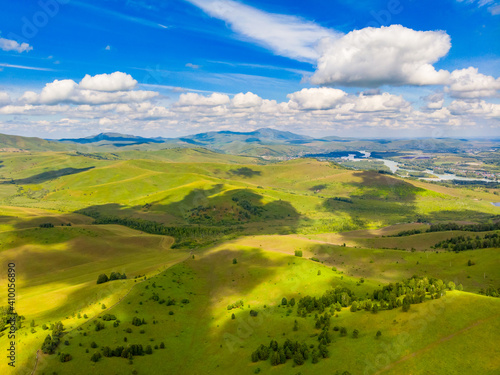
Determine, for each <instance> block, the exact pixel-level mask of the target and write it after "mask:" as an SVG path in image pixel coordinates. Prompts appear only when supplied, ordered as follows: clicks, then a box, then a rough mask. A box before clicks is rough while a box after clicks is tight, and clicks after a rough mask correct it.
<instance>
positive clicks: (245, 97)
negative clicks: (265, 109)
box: [231, 92, 262, 108]
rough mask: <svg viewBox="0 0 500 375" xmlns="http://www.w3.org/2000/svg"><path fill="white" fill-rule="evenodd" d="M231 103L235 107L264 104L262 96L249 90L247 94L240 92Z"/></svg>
mask: <svg viewBox="0 0 500 375" xmlns="http://www.w3.org/2000/svg"><path fill="white" fill-rule="evenodd" d="M231 104H232V105H233V107H235V108H251V107H258V106H260V105H261V104H262V98H261V97H260V96H258V95H255V94H254V93H251V92H247V93H246V94H243V93H239V94H236V95H235V96H234V98H233V99H232V100H231Z"/></svg>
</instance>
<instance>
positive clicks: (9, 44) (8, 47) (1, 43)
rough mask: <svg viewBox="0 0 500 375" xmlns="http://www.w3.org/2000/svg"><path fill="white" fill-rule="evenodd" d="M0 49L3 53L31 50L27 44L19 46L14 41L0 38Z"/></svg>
mask: <svg viewBox="0 0 500 375" xmlns="http://www.w3.org/2000/svg"><path fill="white" fill-rule="evenodd" d="M0 49H1V50H3V51H7V52H8V51H16V52H19V53H22V52H29V51H31V50H32V49H33V47H31V46H30V45H29V44H28V43H21V44H19V43H18V42H16V41H15V40H10V39H5V38H0Z"/></svg>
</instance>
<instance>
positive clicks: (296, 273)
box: [0, 147, 500, 374]
mask: <svg viewBox="0 0 500 375" xmlns="http://www.w3.org/2000/svg"><path fill="white" fill-rule="evenodd" d="M1 156H2V157H1V159H2V168H1V169H0V176H1V180H0V205H1V212H2V214H1V217H0V230H1V232H0V258H1V259H2V264H7V263H9V262H15V264H16V269H17V270H18V271H17V280H18V281H17V293H18V296H19V297H18V300H17V302H16V312H17V313H18V314H19V316H22V317H23V319H21V320H20V321H19V323H18V324H19V327H18V330H17V332H16V333H17V342H18V344H17V352H18V355H17V361H18V366H16V367H17V369H16V373H19V374H28V373H31V371H33V369H35V373H36V374H52V373H57V374H74V373H76V372H78V371H80V370H81V369H82V368H85V369H88V371H96V372H97V373H112V372H113V371H116V372H117V373H134V374H135V373H138V374H163V373H166V372H168V373H189V374H209V373H210V374H219V373H220V374H222V373H228V372H229V373H236V372H238V373H248V374H251V373H259V372H263V373H266V372H273V373H283V374H289V373H294V374H295V373H299V372H300V373H301V374H311V373H316V372H317V371H320V372H331V373H338V374H344V373H350V374H393V373H394V374H396V373H401V372H404V373H410V372H411V373H426V371H430V369H432V372H433V373H437V374H448V373H454V372H455V373H456V372H458V371H459V370H460V369H462V368H463V367H464V366H468V368H469V369H470V371H471V372H476V373H484V374H488V373H491V374H493V373H495V371H496V370H495V369H496V368H498V366H499V363H498V362H497V360H496V358H499V356H498V355H495V353H497V351H498V348H496V346H494V342H495V339H494V337H495V336H496V335H498V332H500V331H499V330H500V326H498V324H497V322H498V321H499V319H498V308H499V306H500V305H499V304H500V299H499V298H495V297H498V295H499V291H498V289H499V288H500V274H499V271H498V270H499V269H500V256H499V255H500V254H499V252H498V245H496V246H493V247H488V246H486V247H483V246H481V248H477V249H473V250H467V249H464V250H461V251H450V250H449V249H445V248H442V247H436V246H437V245H438V244H439V243H441V242H443V241H447V240H449V239H453V238H455V239H456V238H462V237H463V238H464V239H467V238H470V241H475V239H476V238H478V239H479V240H480V241H483V239H484V238H490V236H493V238H496V236H497V234H498V233H499V232H500V230H498V228H497V225H498V218H499V211H498V207H496V206H495V205H492V204H491V202H497V201H498V189H497V188H490V187H484V186H471V187H464V186H453V185H444V184H433V183H429V182H426V181H423V180H418V179H408V178H404V179H403V178H401V177H399V176H397V175H392V174H387V173H382V172H378V171H376V170H354V169H352V168H348V167H345V166H343V165H342V164H339V163H336V162H333V161H329V160H317V159H314V158H296V159H292V160H288V161H279V162H277V161H269V160H265V159H263V158H259V157H255V156H252V157H249V156H238V155H230V154H221V153H216V152H214V151H210V150H207V149H202V148H191V147H188V148H176V147H173V148H168V149H164V150H148V151H145V150H140V149H138V150H123V151H113V152H95V151H89V150H88V151H87V152H85V153H82V152H75V151H56V152H53V151H45V152H40V151H37V152H34V151H29V152H24V153H11V152H5V153H2V155H1ZM450 222H452V223H457V225H458V227H457V228H459V229H457V230H446V229H445V227H443V228H442V229H440V227H439V226H438V227H436V225H441V224H443V223H450ZM480 225H482V227H481V226H480ZM485 225H488V226H487V227H484V226H485ZM432 228H435V229H432ZM429 230H432V231H429ZM476 236H477V237H476ZM481 243H482V242H481ZM493 243H496V242H493ZM490 246H491V245H490ZM112 273H115V274H116V273H119V274H120V275H122V274H123V275H126V278H125V279H118V280H112V281H108V282H105V283H102V284H97V283H96V280H98V277H99V278H100V277H101V276H99V275H102V274H106V278H108V277H109V276H110V275H111V274H112ZM412 280H413V281H412ZM1 283H2V285H1V287H5V285H6V283H7V280H6V279H2V280H1ZM405 283H410V284H405ZM412 283H416V284H415V285H418V288H417V289H405V290H407V292H406V294H405V293H404V292H402V294H398V295H394V296H392V294H391V295H390V296H389V295H387V296H386V297H381V298H388V299H387V300H382V299H381V300H377V299H374V298H377V296H378V294H377V292H376V291H377V290H379V289H381V288H384V287H388V288H393V287H394V285H396V286H397V285H413V284H412ZM404 288H408V286H406V287H404ZM413 288H415V287H413ZM332 290H342V291H345V292H343V293H347V294H346V295H349V299H348V300H346V301H344V302H342V304H337V305H336V304H335V303H334V304H332V305H331V306H329V305H325V306H323V307H321V306H320V307H312V310H309V308H308V310H304V307H301V306H304V303H305V302H304V301H306V300H307V298H310V297H307V296H311V297H314V298H321V296H322V295H324V294H325V293H328V291H332ZM389 290H391V289H389ZM412 290H413V292H412ZM415 290H418V291H419V292H418V293H422V294H421V296H422V297H418V298H419V300H418V301H417V300H416V299H415V298H416V297H411V296H412V295H413V294H412V293H414V292H415ZM408 296H410V297H408ZM419 296H420V294H419ZM306 297H307V298H306ZM407 297H408V298H409V299H408V301H413V302H411V305H408V306H411V307H409V309H407V312H404V309H405V308H404V306H403V312H402V310H401V309H402V307H400V306H401V305H400V304H401V303H402V302H404V303H407V302H406V298H407ZM2 298H4V299H3V300H0V305H1V306H5V305H6V299H5V297H2ZM304 298H306V299H305V300H303V299H304ZM412 298H413V299H412ZM292 299H293V300H294V302H293V304H291V303H289V301H291V300H292ZM285 300H286V302H285V303H283V302H284V301H285ZM403 300H404V301H403ZM353 304H356V305H357V306H358V309H357V310H358V311H356V309H354V311H355V312H353ZM391 304H394V307H390V306H391ZM375 305H377V311H376V312H374V311H372V310H373V306H375ZM388 306H389V307H388ZM327 315H328V317H327ZM136 318H137V319H139V323H141V324H137V325H136V324H135V323H134V322H135V320H134V319H136ZM320 318H321V319H323V321H324V322H328V323H321V324H320V323H318V319H320ZM142 321H144V324H142ZM58 322H61V323H62V327H63V330H62V331H59V332H56V331H53V330H52V328H51V326H53V327H55V326H54V325H57V324H58ZM318 324H319V326H318ZM318 327H319V328H318ZM342 327H344V328H345V329H346V334H345V335H344V334H343V333H342V332H343V330H341V329H340V328H342ZM354 330H356V333H354ZM325 332H327V333H325ZM377 332H380V334H378V333H377ZM322 333H323V336H321V334H322ZM47 335H49V337H51V340H55V341H54V342H59V343H58V344H56V345H57V346H56V347H55V349H54V351H52V350H51V349H48V348H49V346H47V345H49V344H44V340H45V341H46V337H47ZM325 335H327V336H325ZM318 337H319V338H320V340H318ZM321 337H323V339H321ZM56 338H57V340H56ZM326 338H328V340H326ZM273 340H276V342H277V344H276V345H278V346H277V347H276V348H279V347H282V345H285V344H284V343H285V342H288V341H286V340H289V342H292V343H295V342H297V343H298V345H299V347H300V348H302V349H300V350H299V351H297V352H290V353H291V354H290V356H291V358H288V359H287V356H286V355H285V354H283V355H282V358H281V360H280V359H279V358H280V357H279V355H278V354H273V353H281V352H280V351H279V350H278V349H277V350H278V351H276V352H273V349H270V350H271V353H270V354H267V355H264V354H262V353H263V352H262V353H261V354H258V355H257V354H252V353H254V352H256V350H260V349H259V347H260V345H261V344H264V346H266V347H268V346H269V342H270V341H271V344H272V342H274V341H273ZM322 340H324V341H322ZM479 341H481V342H484V345H485V346H484V347H483V348H482V349H479V348H478V349H477V350H476V349H474V350H472V351H471V350H470V347H471V345H472V346H473V344H472V343H475V342H479ZM50 342H52V341H50ZM464 343H471V344H470V345H464ZM0 344H1V345H2V347H3V346H4V345H6V344H7V335H5V334H3V335H1V337H0ZM50 345H53V344H50ZM131 345H132V346H131ZM134 345H136V346H137V345H140V346H141V349H137V348H139V346H137V348H136V346H134ZM273 345H274V344H273ZM287 345H288V344H287ZM294 345H295V344H294ZM303 345H306V346H303ZM43 348H45V349H43ZM120 348H121V349H120ZM124 348H136V349H133V353H135V354H132V352H130V353H128V352H123V350H125V349H124ZM306 348H307V349H306ZM449 348H454V349H453V350H452V351H451V352H450V349H449ZM465 348H468V349H465ZM117 350H118V351H117ZM127 350H132V349H127ZM142 350H144V352H142ZM266 350H269V349H266ZM280 350H281V349H280ZM294 350H295V349H294ZM44 352H45V353H44ZM50 353H53V354H50ZM113 353H119V354H118V357H120V356H122V357H125V358H117V357H116V356H115V355H114V354H113ZM148 353H151V354H148ZM259 353H260V352H259ZM283 353H285V350H284V349H283ZM293 353H294V354H293ZM349 353H363V355H362V356H358V355H350V354H349ZM444 353H446V355H445V354H444ZM260 355H262V358H266V356H269V355H271V359H260ZM35 356H36V358H37V359H36V361H37V362H36V368H35ZM253 356H257V357H256V358H257V361H256V362H253V361H252V359H253ZM276 356H277V357H276ZM283 356H284V357H283ZM297 356H298V357H297ZM443 356H444V357H445V359H443ZM296 357H297V358H298V359H297V358H296ZM299 357H300V358H302V359H300V358H299ZM267 358H269V357H267ZM273 358H274V359H273ZM276 358H278V359H276ZM311 358H313V359H312V362H311ZM471 358H474V361H473V362H471ZM63 359H64V360H63ZM68 359H69V360H68ZM273 361H275V362H276V361H278V363H275V362H273ZM280 361H281V364H279V363H280ZM302 363H303V364H302ZM438 363H439V365H438ZM1 366H4V364H2V365H1ZM4 370H6V368H4V369H3V370H2V371H4Z"/></svg>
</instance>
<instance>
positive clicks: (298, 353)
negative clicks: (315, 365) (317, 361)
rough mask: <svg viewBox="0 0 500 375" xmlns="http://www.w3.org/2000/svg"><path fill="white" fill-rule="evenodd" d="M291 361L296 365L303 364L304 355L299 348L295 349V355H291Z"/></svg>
mask: <svg viewBox="0 0 500 375" xmlns="http://www.w3.org/2000/svg"><path fill="white" fill-rule="evenodd" d="M293 361H294V362H295V364H296V365H299V366H300V365H303V364H304V356H303V355H302V353H301V351H300V350H297V351H296V352H295V355H294V356H293Z"/></svg>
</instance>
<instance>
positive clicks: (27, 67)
mask: <svg viewBox="0 0 500 375" xmlns="http://www.w3.org/2000/svg"><path fill="white" fill-rule="evenodd" d="M0 66H1V67H4V68H14V69H25V70H40V71H44V72H53V71H54V69H49V68H39V67H36V66H26V65H13V64H6V63H0Z"/></svg>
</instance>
